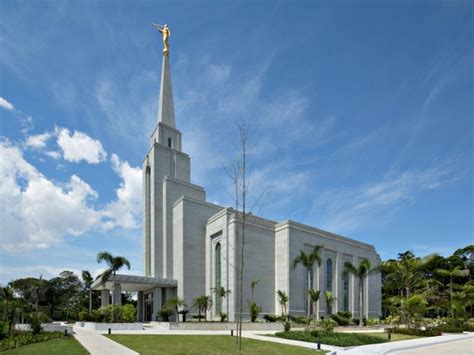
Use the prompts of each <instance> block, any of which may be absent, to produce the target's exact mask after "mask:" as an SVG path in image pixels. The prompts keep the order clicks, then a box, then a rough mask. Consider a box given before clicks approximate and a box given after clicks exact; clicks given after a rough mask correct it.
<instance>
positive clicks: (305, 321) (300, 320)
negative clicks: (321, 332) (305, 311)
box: [289, 316, 312, 324]
mask: <svg viewBox="0 0 474 355" xmlns="http://www.w3.org/2000/svg"><path fill="white" fill-rule="evenodd" d="M289 318H290V320H291V321H292V322H294V323H296V324H309V323H310V322H311V321H312V319H311V318H307V317H303V316H290V317H289Z"/></svg>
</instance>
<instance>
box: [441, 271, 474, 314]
mask: <svg viewBox="0 0 474 355" xmlns="http://www.w3.org/2000/svg"><path fill="white" fill-rule="evenodd" d="M436 273H437V274H439V275H441V276H443V277H447V278H449V298H450V301H449V308H450V310H451V317H452V318H454V308H453V296H454V292H453V289H454V282H453V279H454V278H455V277H467V276H469V270H461V269H460V268H459V267H455V268H454V269H452V270H445V269H437V270H436Z"/></svg>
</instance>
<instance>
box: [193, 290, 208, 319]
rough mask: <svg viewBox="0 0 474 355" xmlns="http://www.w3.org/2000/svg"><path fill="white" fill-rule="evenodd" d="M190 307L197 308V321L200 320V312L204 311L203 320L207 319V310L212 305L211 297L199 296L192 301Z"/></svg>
mask: <svg viewBox="0 0 474 355" xmlns="http://www.w3.org/2000/svg"><path fill="white" fill-rule="evenodd" d="M191 307H192V308H195V309H197V310H198V317H199V321H201V314H202V312H204V321H207V311H208V310H209V309H210V308H211V307H212V297H211V296H206V295H202V296H199V297H197V298H196V299H195V300H194V301H193V304H192V305H191Z"/></svg>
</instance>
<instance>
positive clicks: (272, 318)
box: [263, 314, 281, 323]
mask: <svg viewBox="0 0 474 355" xmlns="http://www.w3.org/2000/svg"><path fill="white" fill-rule="evenodd" d="M263 319H264V320H265V321H266V322H268V323H275V322H278V321H279V320H280V319H281V317H280V316H275V315H273V314H265V315H264V316H263Z"/></svg>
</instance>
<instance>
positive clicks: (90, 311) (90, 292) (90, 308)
mask: <svg viewBox="0 0 474 355" xmlns="http://www.w3.org/2000/svg"><path fill="white" fill-rule="evenodd" d="M91 314H92V289H91V288H89V315H91Z"/></svg>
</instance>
